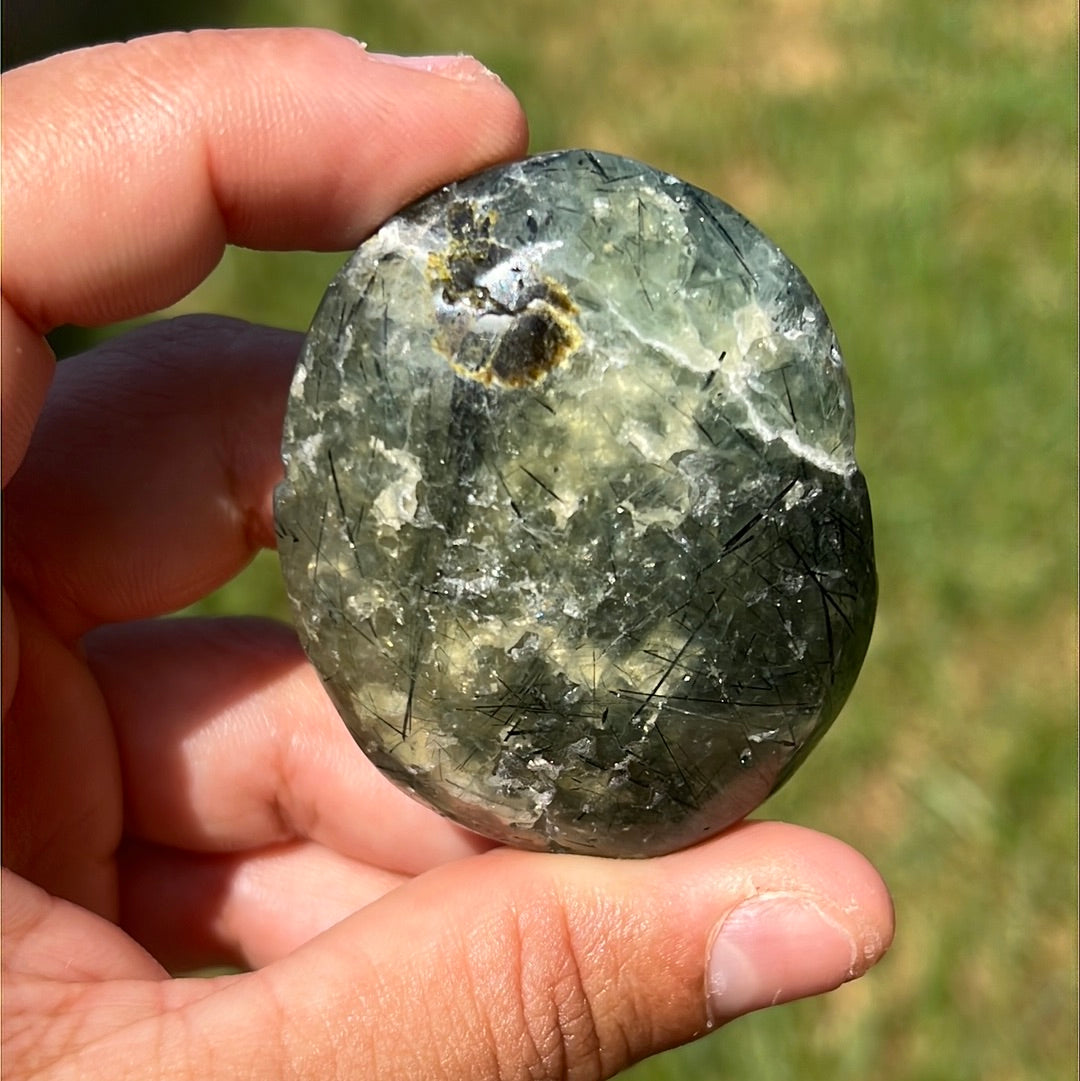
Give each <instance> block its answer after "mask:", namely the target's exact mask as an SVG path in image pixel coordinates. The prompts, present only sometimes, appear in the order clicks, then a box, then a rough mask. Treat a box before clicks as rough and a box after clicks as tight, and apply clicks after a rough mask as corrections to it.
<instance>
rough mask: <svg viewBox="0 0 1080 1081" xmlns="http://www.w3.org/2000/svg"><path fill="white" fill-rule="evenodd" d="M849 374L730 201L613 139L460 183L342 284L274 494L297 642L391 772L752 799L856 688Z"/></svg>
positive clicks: (622, 814) (861, 609) (732, 810)
mask: <svg viewBox="0 0 1080 1081" xmlns="http://www.w3.org/2000/svg"><path fill="white" fill-rule="evenodd" d="M853 443H854V426H853V415H852V404H851V396H850V391H849V386H848V380H847V375H846V373H845V370H844V366H843V363H842V361H841V358H840V353H839V351H838V349H837V345H836V340H835V337H834V335H833V331H832V329H831V328H830V326H829V322H828V319H827V318H826V315H825V312H824V311H823V310H822V307H821V304H820V302H819V301H818V299H817V297H816V296H815V295H814V293H813V291H812V290H811V288H810V286H809V284H808V283H807V282H806V279H805V278H804V277H803V276H802V274H801V273H800V272H799V271H798V270H797V269H796V267H795V266H793V265H792V263H791V262H790V261H789V260H788V259H787V258H786V257H785V256H784V255H783V254H782V253H781V252H780V251H779V249H778V248H777V247H776V246H775V245H774V244H773V243H772V242H771V241H769V240H768V239H766V238H765V237H764V236H763V235H762V234H761V233H760V232H758V230H757V229H755V228H754V227H753V226H752V225H751V224H750V223H749V222H747V221H746V219H745V218H743V217H742V216H741V215H740V214H738V213H737V212H736V211H734V210H733V209H732V208H731V207H729V206H728V205H726V204H725V203H723V202H721V201H720V200H718V199H716V198H714V197H713V196H711V195H709V194H707V193H706V192H704V191H701V190H699V189H697V188H694V187H691V186H690V185H688V184H685V183H683V182H682V181H679V180H677V179H675V178H674V177H672V176H668V175H665V174H663V173H660V172H657V171H656V170H654V169H651V168H649V167H647V166H645V165H642V164H640V163H638V162H634V161H629V160H626V159H624V158H618V157H613V156H611V155H608V154H601V153H594V152H590V151H582V150H575V151H565V152H559V153H555V154H546V155H541V156H539V157H534V158H531V159H529V160H527V161H524V162H520V163H517V164H512V165H506V166H501V167H499V168H496V169H493V170H490V171H488V172H485V173H481V174H479V175H477V176H473V177H470V178H468V179H466V180H463V181H461V182H459V183H457V184H451V185H449V186H448V187H445V188H442V189H440V190H439V191H437V192H434V193H433V194H431V195H429V196H428V197H426V198H425V199H422V200H421V201H420V202H418V203H416V204H415V205H413V206H411V207H409V208H408V209H406V210H405V211H403V212H402V213H401V214H399V215H397V216H396V217H394V218H392V219H391V220H390V221H388V222H387V223H386V224H385V225H384V226H383V227H382V228H381V229H380V230H379V232H378V233H376V234H375V235H374V236H373V237H371V238H370V239H369V240H367V241H366V242H365V243H364V244H362V245H361V247H360V248H359V250H358V251H357V252H356V253H355V254H354V255H353V257H352V258H351V259H350V260H349V262H348V263H347V264H346V266H345V267H344V268H343V269H342V270H341V272H340V273H339V274H338V275H337V277H336V278H335V279H334V281H333V282H332V283H331V285H330V287H329V290H328V291H327V293H326V296H325V298H324V299H323V302H322V305H321V307H320V308H319V311H318V314H317V315H316V317H315V321H314V323H313V325H312V328H311V332H310V334H309V336H308V338H307V342H306V344H305V346H304V350H303V354H302V356H301V359H300V363H299V367H298V368H297V371H296V377H295V380H294V382H293V385H292V391H291V396H290V402H289V409H288V417H287V420H286V425H285V440H284V458H285V479H284V482H283V483H282V485H281V487H280V488H279V491H278V496H277V519H278V532H279V537H280V544H279V547H280V552H281V561H282V566H283V568H284V573H285V579H286V583H287V586H288V589H289V592H290V595H291V598H292V604H293V609H294V611H295V616H296V622H297V626H298V628H299V632H300V635H301V638H302V640H303V643H304V645H305V647H306V649H307V651H308V653H309V655H310V657H311V659H312V661H313V662H314V664H315V666H316V667H317V668H318V670H319V672H320V674H321V675H322V678H323V680H324V681H325V683H326V686H327V688H328V690H329V692H330V695H331V696H332V698H333V700H334V702H335V703H336V705H337V707H338V709H339V710H340V712H341V714H342V716H343V717H344V719H345V721H346V723H347V724H348V726H349V728H350V729H351V731H352V733H353V735H354V736H355V738H356V740H357V742H358V743H359V744H360V746H361V747H362V748H363V750H364V751H365V752H366V753H367V754H368V756H369V757H370V758H371V759H372V761H374V763H375V764H376V765H377V766H378V767H379V768H380V769H381V770H382V771H383V772H384V773H385V774H386V775H387V776H389V777H390V778H391V779H392V780H394V781H395V782H397V783H398V784H399V785H401V786H403V787H404V788H406V789H407V790H409V791H410V792H412V793H413V794H414V795H415V796H417V797H418V798H419V799H421V800H423V801H424V802H425V803H427V804H429V805H430V806H431V807H434V808H436V809H437V810H439V811H441V812H443V813H445V814H447V815H449V816H450V817H452V818H453V819H455V820H456V821H458V822H460V823H462V824H464V825H465V826H468V827H469V828H471V829H473V830H477V831H479V832H480V833H483V834H486V835H487V836H489V837H492V838H495V839H497V840H499V841H504V842H506V843H508V844H511V845H517V846H520V847H526V848H537V849H551V850H557V851H570V852H582V853H594V854H600V855H609V856H648V855H654V854H658V853H662V852H667V851H671V850H673V849H676V848H680V847H682V846H685V845H688V844H692V843H693V842H695V841H698V840H700V839H701V838H703V837H705V836H707V835H709V834H712V833H715V832H717V831H718V830H721V829H723V828H724V827H726V826H728V825H730V824H731V823H733V822H735V821H737V820H738V819H740V818H742V817H743V816H744V815H746V814H747V813H748V812H750V811H751V810H753V809H754V808H755V807H756V806H757V805H758V804H759V803H761V801H762V800H764V799H765V798H766V796H768V795H769V793H770V792H772V791H773V790H774V789H775V788H776V787H777V785H779V784H780V783H781V782H782V781H783V780H785V779H786V778H787V777H788V776H789V775H790V774H791V772H792V771H793V770H794V769H795V767H796V766H797V765H798V764H799V763H800V762H801V761H802V760H803V758H804V757H805V755H806V754H807V752H808V751H809V750H810V748H811V747H812V746H813V745H814V743H815V742H816V740H817V739H818V737H819V736H821V734H822V733H823V732H824V730H825V729H826V728H827V726H828V725H829V724H830V723H831V722H832V720H833V718H834V717H835V716H836V714H837V712H838V711H839V709H840V707H841V706H842V704H843V702H844V700H845V698H846V697H847V695H848V692H849V691H850V689H851V687H852V684H853V683H854V681H855V677H856V675H857V673H858V670H859V667H860V665H861V663H862V659H863V656H864V654H865V652H866V648H867V644H868V642H869V638H870V631H871V626H872V624H873V618H874V608H875V603H876V595H877V587H876V577H875V572H874V560H873V546H872V538H871V524H870V505H869V500H868V497H867V491H866V485H865V483H864V481H863V477H862V474H861V473H860V472H859V471H858V469H857V467H856V464H855V459H854V456H853Z"/></svg>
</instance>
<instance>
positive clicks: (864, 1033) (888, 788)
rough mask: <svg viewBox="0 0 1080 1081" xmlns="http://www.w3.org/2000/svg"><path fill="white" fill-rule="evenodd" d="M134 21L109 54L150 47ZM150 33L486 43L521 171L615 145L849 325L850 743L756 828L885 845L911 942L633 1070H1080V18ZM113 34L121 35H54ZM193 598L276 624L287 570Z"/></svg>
mask: <svg viewBox="0 0 1080 1081" xmlns="http://www.w3.org/2000/svg"><path fill="white" fill-rule="evenodd" d="M16 6H18V5H16ZM23 14H25V13H23ZM116 18H117V19H118V20H119V21H118V22H117V23H116V25H117V26H118V27H119V30H114V31H113V32H112V33H116V34H124V33H130V32H132V31H134V30H136V29H142V28H144V26H147V27H148V24H146V22H145V20H146V18H147V16H146V15H145V13H143V14H141V15H132V14H130V13H127V12H124V11H123V10H120V12H119V14H118V15H116ZM125 18H126V19H127V22H126V23H125V22H124V21H123V20H124V19H125ZM161 18H162V19H165V20H166V21H167V20H168V19H172V20H173V25H177V26H186V25H199V24H202V25H211V24H218V25H258V24H300V23H306V24H318V25H323V26H329V27H332V28H335V29H338V30H342V31H345V32H348V33H350V34H353V35H355V36H357V37H359V38H361V39H362V40H365V41H367V42H368V43H370V45H371V47H372V48H374V49H378V50H384V51H401V52H407V53H425V52H445V51H457V50H461V51H468V52H471V53H474V54H475V55H477V56H479V57H480V58H481V59H483V60H484V61H485V62H486V63H487V64H488V65H489V66H490V67H492V68H494V69H495V70H496V71H498V72H499V73H500V74H501V75H502V76H503V78H504V79H505V80H506V82H508V83H509V84H510V86H511V87H513V88H514V89H515V90H516V91H517V93H518V94H519V95H520V97H521V99H522V101H523V102H524V104H525V106H526V108H527V110H528V112H529V115H530V118H531V123H532V133H533V135H532V149H533V150H543V149H548V148H554V147H562V146H579V145H585V146H592V147H597V148H601V149H606V150H612V151H616V152H619V153H624V154H628V155H631V156H634V157H639V158H642V159H645V160H647V161H649V162H650V163H652V164H654V165H657V166H660V167H662V168H664V169H666V170H668V171H671V172H674V173H677V174H679V175H681V176H683V177H685V178H686V179H688V180H690V181H693V182H695V183H697V184H699V185H700V186H702V187H705V188H707V189H709V190H711V191H713V192H715V193H716V194H718V195H720V196H721V197H722V198H725V199H726V200H728V201H729V202H731V203H733V204H734V205H735V206H737V207H739V208H740V209H741V210H742V211H743V212H744V213H746V214H747V215H748V216H749V217H750V218H751V219H752V220H754V221H755V222H757V224H759V225H760V226H761V227H762V228H763V229H764V230H765V231H766V232H767V233H769V234H770V235H771V236H772V237H773V238H774V239H776V240H777V241H778V242H779V243H780V245H781V246H782V247H783V248H784V249H785V250H786V251H787V252H788V254H789V255H790V256H791V257H792V258H793V259H794V260H795V261H796V262H797V263H798V264H799V265H800V266H801V267H802V268H803V270H804V271H805V272H806V274H807V275H808V277H809V278H810V280H811V281H812V282H813V283H814V284H815V287H816V288H817V290H818V291H819V293H820V295H821V297H822V299H823V300H824V302H825V306H826V308H827V309H828V311H829V313H830V316H831V317H832V320H833V322H834V324H835V326H836V329H837V332H838V334H839V337H840V340H841V344H842V346H843V349H844V353H845V356H846V358H847V362H848V365H849V368H850V371H851V378H852V382H853V385H854V391H855V396H856V404H857V415H858V421H859V442H858V453H859V459H860V462H861V464H862V466H863V469H864V471H865V473H866V475H867V478H868V480H869V484H870V489H871V494H872V497H873V501H874V511H875V521H876V532H877V550H878V558H879V568H880V575H881V602H880V609H879V616H878V622H877V627H876V631H875V636H874V641H873V645H872V646H871V650H870V654H869V657H868V659H867V662H866V666H865V669H864V672H863V675H862V677H861V679H860V682H859V684H858V686H857V688H856V690H855V692H854V694H853V696H852V699H851V701H850V703H849V705H848V706H847V708H846V710H845V711H844V713H843V715H842V716H841V718H840V720H839V721H838V722H837V724H836V727H835V728H834V730H833V731H832V733H830V735H829V736H828V738H827V739H826V740H825V741H824V742H823V743H822V744H821V746H820V748H819V749H818V750H817V751H816V752H815V754H814V756H813V757H812V758H811V759H810V761H809V762H808V763H807V765H806V766H805V767H804V768H803V769H802V771H801V772H800V774H799V775H798V777H797V778H796V779H795V780H794V781H793V782H792V783H791V784H790V785H789V786H788V787H787V788H786V789H785V790H784V791H783V792H782V793H780V794H779V795H778V796H777V797H775V798H774V799H773V800H772V801H771V802H770V803H769V804H768V805H767V806H766V807H765V808H764V809H763V811H762V812H761V813H762V814H764V815H767V816H769V817H784V818H789V819H791V820H794V821H797V822H800V823H804V824H806V825H809V826H813V827H815V828H818V829H821V830H825V831H827V832H829V833H833V834H836V835H838V836H840V837H842V838H844V839H845V840H847V841H849V842H850V843H852V844H853V845H855V846H856V847H858V848H859V849H861V850H862V851H864V852H865V853H867V854H868V855H869V856H870V857H871V858H872V859H873V860H874V861H875V862H876V864H877V865H878V866H879V867H880V868H881V870H882V871H883V872H884V874H885V876H886V878H887V879H888V881H889V882H890V884H891V887H892V890H893V893H894V896H895V901H896V908H897V917H898V926H899V931H898V937H897V940H896V944H895V946H894V948H893V950H892V952H891V953H890V955H889V956H888V957H887V958H886V960H885V961H884V962H883V963H882V964H881V965H880V967H879V968H878V969H876V970H875V971H874V972H872V973H871V974H870V975H869V976H868V977H867V978H866V979H865V980H863V981H860V982H858V983H856V984H853V985H850V986H848V987H845V988H843V989H841V990H840V991H838V992H837V993H835V994H833V995H831V996H828V997H827V998H824V999H821V1000H816V1001H809V1002H804V1003H796V1004H793V1005H790V1006H786V1007H782V1008H779V1009H776V1010H771V1011H768V1012H766V1013H762V1014H758V1015H755V1016H753V1017H750V1018H746V1019H744V1020H741V1021H739V1022H737V1023H736V1024H734V1025H732V1026H731V1027H730V1028H729V1029H727V1030H725V1031H723V1032H721V1033H717V1034H714V1035H712V1036H710V1037H709V1038H707V1039H705V1040H704V1041H702V1042H700V1043H699V1044H697V1045H695V1046H692V1047H688V1048H684V1049H680V1050H676V1051H672V1052H669V1053H667V1054H665V1055H662V1056H659V1057H657V1058H655V1059H653V1060H652V1061H650V1062H648V1063H644V1064H642V1065H641V1066H639V1067H637V1068H635V1069H633V1070H631V1071H629V1073H628V1074H627V1075H626V1076H627V1077H628V1078H631V1079H634V1081H660V1079H675V1078H699V1079H703V1081H710V1079H713V1078H716V1079H720V1078H740V1079H757V1078H768V1079H771V1081H773V1079H774V1081H783V1079H787V1078H800V1079H819V1078H820V1079H823V1081H824V1079H829V1081H843V1079H856V1078H857V1079H864V1078H881V1079H900V1078H903V1079H919V1081H923V1079H925V1081H937V1079H943V1081H945V1079H947V1081H967V1079H972V1081H975V1079H978V1081H1006V1079H1014V1078H1015V1079H1021V1078H1023V1079H1041V1078H1046V1079H1062V1078H1066V1077H1071V1076H1074V1075H1075V1063H1076V978H1077V966H1076V956H1077V929H1076V892H1077V889H1076V887H1077V878H1076V874H1077V872H1076V842H1077V832H1076V809H1077V804H1076V780H1077V768H1076V754H1077V748H1076V728H1075V720H1076V678H1077V660H1076V587H1077V578H1076V525H1077V519H1076V485H1077V469H1076V466H1077V462H1076V359H1077V357H1076V351H1077V321H1076V289H1077V280H1076V252H1077V248H1076V240H1077V216H1076V199H1077V190H1076V137H1077V133H1076V88H1077V83H1076V78H1077V64H1076V46H1075V21H1074V12H1073V7H1072V5H1071V4H1070V3H1069V2H1068V0H1065V2H1061V0H1013V2H1008V0H983V2H974V0H769V2H737V0H730V2H725V0H716V2H712V3H710V2H708V0H684V2H682V3H674V2H672V0H618V2H603V3H602V2H592V3H590V2H588V0H544V2H539V0H457V2H453V3H451V2H449V0H394V2H386V3H374V2H362V0H354V2H351V3H350V2H348V0H247V2H238V3H231V4H224V5H207V4H203V5H202V6H201V8H196V7H190V6H188V7H185V6H184V5H183V4H181V5H179V6H178V7H177V6H174V7H173V8H172V10H171V12H170V13H169V14H168V15H163V16H161ZM140 19H142V20H143V21H142V22H140V21H139V20H140ZM38 22H39V23H40V20H38ZM33 23H34V20H33V19H29V21H28V22H27V23H26V25H31V26H32V24H33ZM157 25H160V21H159V22H158V24H157ZM148 28H152V27H148ZM39 29H40V28H39ZM61 30H62V27H61ZM52 32H53V33H54V34H55V33H57V32H58V31H57V29H56V27H53V28H52ZM80 35H81V37H80ZM95 36H98V37H101V36H111V35H109V34H104V33H102V32H101V30H100V27H89V28H88V27H86V26H83V25H81V24H72V25H71V26H70V27H69V37H70V38H72V39H74V40H84V39H85V40H89V39H92V38H93V37H95ZM23 42H24V48H25V49H26V50H31V51H32V50H33V49H35V48H37V49H40V50H41V51H45V50H46V48H48V47H51V45H52V39H50V38H49V37H48V34H47V33H46V34H45V36H44V37H43V38H42V39H41V41H40V42H39V40H38V39H36V38H34V36H33V34H32V33H31V34H30V35H29V36H28V37H24V38H23ZM15 58H16V59H17V58H18V57H15ZM10 59H11V58H10V57H9V61H10ZM340 262H341V258H340V257H338V256H329V257H328V256H325V255H322V256H315V255H305V254H298V255H265V254H257V253H252V252H245V251H230V252H229V253H228V254H227V256H226V258H225V260H224V261H223V263H222V264H221V266H220V267H219V269H218V271H217V272H216V273H215V274H214V275H213V276H212V277H211V278H210V279H209V281H208V282H207V283H206V284H205V285H204V286H202V287H201V288H200V289H199V290H198V291H197V292H196V293H195V294H194V295H193V296H191V297H190V298H188V299H187V300H185V301H184V302H183V304H182V305H180V306H179V310H184V311H191V310H211V311H220V312H227V313H231V314H235V315H240V316H244V317H246V318H249V319H254V320H263V321H266V322H270V323H274V324H278V325H285V326H292V327H298V328H302V327H303V326H305V325H306V323H307V321H308V320H309V319H310V316H311V314H312V312H313V311H314V308H315V305H316V303H317V301H318V299H319V297H320V295H321V293H322V290H323V288H324V287H325V284H326V282H327V280H328V279H329V277H330V275H331V274H332V273H333V271H334V270H335V268H336V267H337V265H338V264H339V263H340ZM202 607H203V610H207V611H221V612H241V611H242V612H249V611H261V612H269V613H276V614H283V612H284V607H283V601H282V594H281V587H280V583H279V580H278V576H277V571H276V565H275V562H274V559H273V557H272V556H271V555H266V556H264V557H261V558H260V559H258V560H256V562H255V563H254V564H253V566H252V567H251V568H250V569H249V570H248V571H247V572H245V574H244V575H242V576H241V577H240V578H239V579H237V580H236V581H235V582H234V583H232V584H231V585H229V586H228V587H226V588H225V589H224V590H222V591H221V592H219V593H218V594H215V595H214V596H213V597H211V598H209V599H208V600H207V602H206V603H205V604H204V605H203V606H202Z"/></svg>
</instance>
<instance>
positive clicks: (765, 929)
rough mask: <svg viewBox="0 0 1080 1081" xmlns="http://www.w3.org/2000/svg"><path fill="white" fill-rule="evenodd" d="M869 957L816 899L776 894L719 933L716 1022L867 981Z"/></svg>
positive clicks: (713, 987) (709, 984) (713, 948)
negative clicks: (863, 963) (862, 976)
mask: <svg viewBox="0 0 1080 1081" xmlns="http://www.w3.org/2000/svg"><path fill="white" fill-rule="evenodd" d="M862 956H863V955H862V951H861V950H859V949H858V947H857V946H856V944H855V940H854V939H853V938H852V936H851V934H850V933H849V932H848V931H847V930H846V929H845V928H844V926H843V925H842V924H841V923H840V922H839V921H838V920H837V919H836V918H835V917H830V916H829V915H827V914H826V913H825V912H824V911H823V910H822V909H821V907H819V905H818V904H817V903H816V902H815V901H814V900H813V899H812V898H810V897H807V896H805V895H803V894H797V893H774V894H762V895H760V896H758V897H755V898H753V899H752V900H749V901H744V902H743V903H742V904H741V905H738V906H737V907H736V908H734V909H732V910H731V912H729V913H728V915H727V916H726V917H725V918H724V919H723V920H722V921H721V922H720V923H719V924H718V925H717V926H716V928H715V929H714V930H713V937H712V941H711V944H710V947H709V961H708V970H707V973H706V993H707V995H708V1013H709V1023H710V1024H717V1023H719V1022H721V1021H728V1020H730V1019H731V1018H733V1017H739V1016H740V1015H742V1014H744V1013H749V1012H750V1011H751V1010H760V1009H763V1008H764V1007H766V1006H774V1005H776V1004H778V1003H780V1002H790V1001H791V1000H792V999H796V998H805V997H806V996H807V995H816V994H820V993H822V992H823V991H831V990H832V989H833V988H834V987H839V985H840V984H842V983H846V982H847V981H848V980H850V979H853V978H854V977H855V976H857V975H860V974H861V971H862V968H863V967H864V966H861V965H860V963H859V962H860V959H861V958H862Z"/></svg>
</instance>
